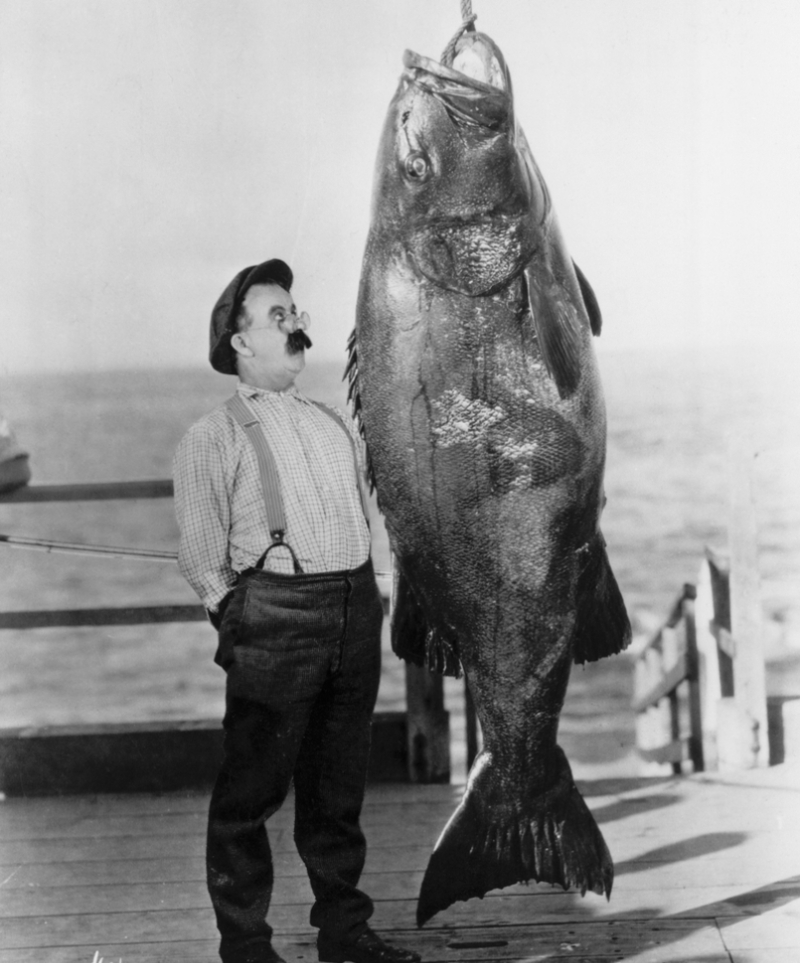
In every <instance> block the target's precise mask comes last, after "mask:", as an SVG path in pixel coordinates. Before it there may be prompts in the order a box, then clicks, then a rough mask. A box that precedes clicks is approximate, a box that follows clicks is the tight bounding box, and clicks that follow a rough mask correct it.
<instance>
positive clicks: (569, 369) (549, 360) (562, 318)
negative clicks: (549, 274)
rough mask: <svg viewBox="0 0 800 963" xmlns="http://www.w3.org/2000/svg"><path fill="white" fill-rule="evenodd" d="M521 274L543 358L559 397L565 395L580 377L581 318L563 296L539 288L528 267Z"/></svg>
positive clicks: (570, 392) (573, 389) (565, 396)
mask: <svg viewBox="0 0 800 963" xmlns="http://www.w3.org/2000/svg"><path fill="white" fill-rule="evenodd" d="M523 276H524V278H525V282H526V285H525V286H526V287H527V293H528V307H529V309H530V313H531V317H532V318H533V325H534V328H535V330H536V339H537V341H538V342H539V350H540V351H541V354H542V361H544V365H545V367H546V368H547V372H548V374H549V375H550V377H551V378H552V379H553V381H554V382H555V383H556V387H557V388H558V393H559V395H560V397H562V398H568V397H569V396H570V395H571V394H572V393H573V392H574V391H575V389H576V388H577V387H578V382H579V381H580V380H581V351H580V348H581V337H580V327H579V325H580V322H579V320H578V318H577V316H576V315H575V310H574V308H573V307H572V306H571V305H570V304H569V303H568V302H567V301H566V299H565V298H552V297H550V296H548V294H547V293H546V292H544V291H543V290H542V288H541V286H540V284H539V282H538V281H537V279H536V277H535V276H534V274H533V272H532V271H531V269H530V268H526V269H525V270H524V272H523Z"/></svg>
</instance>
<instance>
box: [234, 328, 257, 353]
mask: <svg viewBox="0 0 800 963" xmlns="http://www.w3.org/2000/svg"><path fill="white" fill-rule="evenodd" d="M231 345H232V347H233V350H234V351H236V352H237V354H240V355H242V356H243V357H245V358H252V357H253V354H254V352H253V349H252V348H251V347H249V345H248V344H247V342H246V341H245V339H244V337H243V336H242V333H241V331H237V332H236V333H235V334H233V335H231Z"/></svg>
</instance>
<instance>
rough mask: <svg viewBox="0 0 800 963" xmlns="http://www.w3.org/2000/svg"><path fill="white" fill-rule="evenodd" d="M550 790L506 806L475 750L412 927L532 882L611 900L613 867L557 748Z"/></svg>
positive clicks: (504, 793) (493, 773)
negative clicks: (456, 906) (460, 902)
mask: <svg viewBox="0 0 800 963" xmlns="http://www.w3.org/2000/svg"><path fill="white" fill-rule="evenodd" d="M554 751H555V753H556V756H557V758H556V779H555V782H554V784H553V785H551V786H550V787H548V788H546V789H543V790H542V791H541V792H540V793H534V794H533V795H531V796H530V797H528V798H527V799H526V798H524V797H523V798H522V799H521V800H520V801H519V803H518V804H517V807H516V808H512V806H511V805H510V803H509V801H508V790H507V789H504V779H503V774H502V773H501V772H499V771H498V767H497V766H496V764H495V762H494V760H493V758H492V756H491V754H490V753H487V752H486V751H484V752H482V753H481V754H480V755H479V756H478V758H477V759H476V760H475V763H474V765H473V767H472V770H471V771H470V774H469V781H468V782H467V789H466V791H465V793H464V798H463V799H462V800H461V804H460V805H459V807H458V809H457V810H456V811H455V812H454V813H453V815H452V817H451V818H450V821H449V822H448V824H447V825H446V826H445V828H444V831H443V832H442V835H441V836H440V837H439V840H438V842H437V843H436V847H435V848H434V850H433V853H432V854H431V858H430V860H429V862H428V868H427V869H426V870H425V876H424V878H423V880H422V886H421V887H420V892H419V900H418V902H417V926H422V925H424V924H425V923H426V922H427V921H428V920H429V919H430V918H431V917H432V916H434V915H435V914H436V913H439V912H441V911H442V910H443V909H446V908H447V907H448V906H451V905H452V904H453V903H455V902H457V901H458V900H468V899H472V898H473V897H476V896H478V897H481V896H484V895H485V894H486V893H488V892H489V890H491V889H498V888H500V887H503V886H512V885H514V884H515V883H523V882H528V881H529V880H536V881H537V882H540V883H552V884H553V885H555V886H562V887H563V888H564V889H569V888H573V889H577V890H579V891H580V893H581V895H582V896H583V895H585V894H586V892H587V890H591V891H592V892H593V893H597V894H598V895H599V896H602V895H603V893H605V895H606V897H608V896H610V895H611V886H612V884H613V882H614V864H613V862H612V860H611V854H610V853H609V851H608V847H607V846H606V843H605V840H604V839H603V835H602V833H601V832H600V830H599V828H598V826H597V823H596V822H595V820H594V816H592V814H591V812H590V811H589V809H588V807H587V805H586V803H585V802H584V801H583V797H582V796H581V794H580V792H578V789H577V787H576V785H575V783H574V781H573V779H572V772H571V770H570V768H569V763H568V762H567V759H566V756H565V755H564V753H563V752H562V751H561V749H560V748H559V747H558V746H556V747H555V750H554Z"/></svg>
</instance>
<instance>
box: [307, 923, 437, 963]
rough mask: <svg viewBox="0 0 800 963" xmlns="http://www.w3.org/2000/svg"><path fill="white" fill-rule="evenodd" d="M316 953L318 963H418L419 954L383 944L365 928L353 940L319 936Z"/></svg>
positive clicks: (420, 958) (374, 934)
mask: <svg viewBox="0 0 800 963" xmlns="http://www.w3.org/2000/svg"><path fill="white" fill-rule="evenodd" d="M317 951H318V952H319V961H320V963H420V961H421V960H422V957H421V956H420V955H419V953H412V952H411V951H410V950H402V949H400V947H399V946H391V945H390V944H389V943H386V942H384V941H383V940H382V939H381V938H380V936H378V934H377V933H374V932H373V931H372V930H371V929H370V928H369V927H367V928H366V929H365V930H364V932H363V933H361V934H360V935H359V936H357V937H356V938H355V939H353V940H346V941H343V940H331V939H327V938H326V937H324V936H323V935H322V933H320V934H319V936H318V937H317Z"/></svg>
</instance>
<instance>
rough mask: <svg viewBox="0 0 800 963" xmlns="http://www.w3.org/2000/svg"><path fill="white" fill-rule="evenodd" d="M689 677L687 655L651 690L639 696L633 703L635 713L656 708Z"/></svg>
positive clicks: (679, 658) (681, 656)
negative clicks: (652, 707) (657, 704)
mask: <svg viewBox="0 0 800 963" xmlns="http://www.w3.org/2000/svg"><path fill="white" fill-rule="evenodd" d="M687 677H688V661H687V658H686V653H683V654H681V655H680V656H679V657H678V661H677V662H676V663H675V665H673V667H672V668H671V669H670V670H669V671H668V672H667V673H666V674H665V675H664V676H663V677H662V678H661V680H660V681H659V682H657V683H656V684H655V685H654V686H653V687H652V688H651V689H649V690H648V691H647V692H645V694H644V695H642V696H639V698H638V699H636V700H635V701H634V703H633V711H634V712H644V710H645V709H647V708H649V707H650V706H654V705H655V704H656V703H657V702H660V701H661V699H663V698H665V697H666V696H668V695H669V694H670V693H671V692H672V691H674V689H675V688H676V687H677V686H678V685H680V683H681V682H683V681H684V679H686V678H687Z"/></svg>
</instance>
